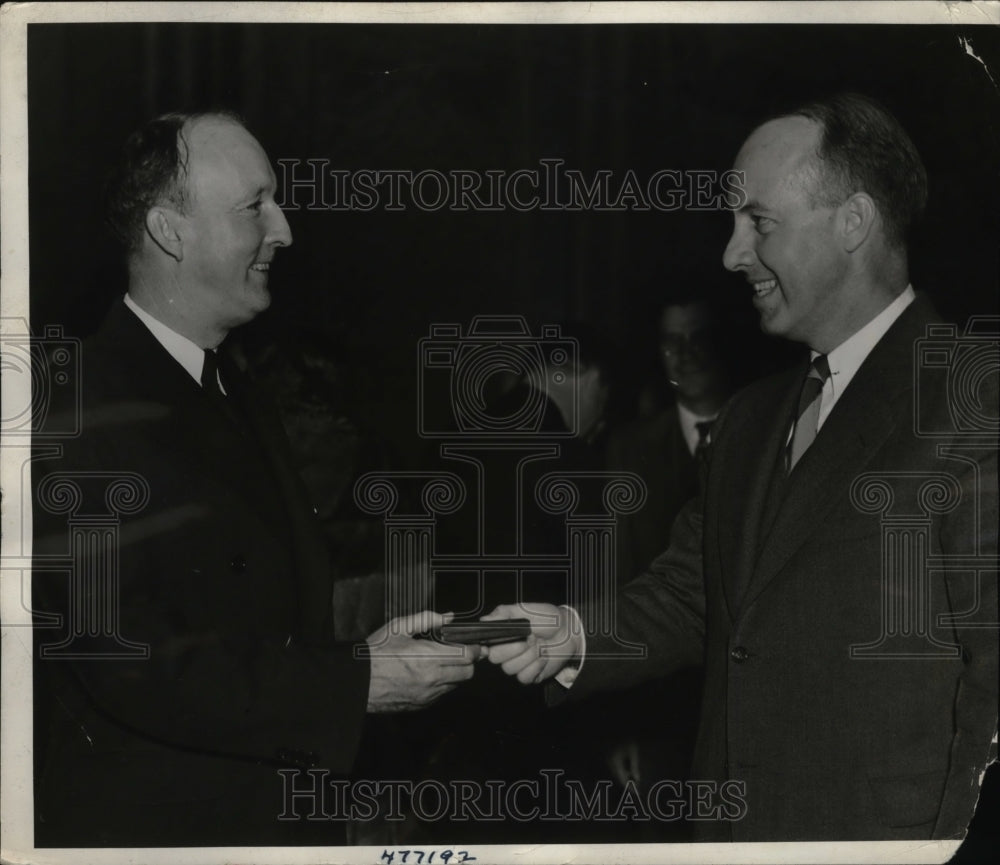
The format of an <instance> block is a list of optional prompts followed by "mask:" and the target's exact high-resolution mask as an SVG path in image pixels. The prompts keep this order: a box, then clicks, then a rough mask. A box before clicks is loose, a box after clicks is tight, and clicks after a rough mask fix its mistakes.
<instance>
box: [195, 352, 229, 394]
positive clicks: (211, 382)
mask: <svg viewBox="0 0 1000 865" xmlns="http://www.w3.org/2000/svg"><path fill="white" fill-rule="evenodd" d="M201 386H202V387H203V388H205V391H206V392H207V393H209V394H211V395H212V396H214V397H218V398H219V399H222V398H223V397H224V396H225V394H224V393H223V392H222V388H221V387H220V386H219V358H218V356H217V355H216V353H215V352H214V351H209V350H208V349H207V348H206V349H205V362H204V364H203V365H202V367H201Z"/></svg>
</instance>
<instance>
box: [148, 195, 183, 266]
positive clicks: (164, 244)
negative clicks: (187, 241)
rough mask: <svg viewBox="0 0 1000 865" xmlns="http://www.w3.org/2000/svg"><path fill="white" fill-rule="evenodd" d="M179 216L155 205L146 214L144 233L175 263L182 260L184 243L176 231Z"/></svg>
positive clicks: (170, 210) (169, 209)
mask: <svg viewBox="0 0 1000 865" xmlns="http://www.w3.org/2000/svg"><path fill="white" fill-rule="evenodd" d="M179 218H180V214H179V213H178V212H177V211H176V210H172V209H171V208H169V207H163V206H162V205H157V206H156V207H151V208H150V209H149V213H147V214H146V233H147V234H148V235H149V236H150V237H151V238H152V240H153V243H155V244H156V245H157V246H158V247H160V249H162V250H163V251H164V252H165V253H166V254H167V255H169V256H170V257H171V258H172V259H174V260H175V261H183V260H184V241H183V240H181V236H180V233H179V232H178V231H177V220H178V219H179Z"/></svg>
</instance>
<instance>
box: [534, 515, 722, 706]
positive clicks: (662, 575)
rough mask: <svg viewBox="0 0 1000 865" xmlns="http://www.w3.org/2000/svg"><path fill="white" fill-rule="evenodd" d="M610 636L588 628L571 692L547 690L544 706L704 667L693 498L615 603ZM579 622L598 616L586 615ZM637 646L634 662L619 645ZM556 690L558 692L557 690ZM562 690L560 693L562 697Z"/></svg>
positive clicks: (702, 608) (702, 586) (702, 589)
mask: <svg viewBox="0 0 1000 865" xmlns="http://www.w3.org/2000/svg"><path fill="white" fill-rule="evenodd" d="M615 604H616V609H615V610H614V611H612V612H613V615H612V616H611V617H610V618H611V621H613V622H614V623H615V632H614V633H612V634H607V633H597V632H595V631H593V629H592V627H590V626H587V625H585V627H586V628H587V631H586V639H587V648H586V656H585V658H584V661H583V667H582V669H581V670H580V674H579V676H577V678H576V680H575V681H574V683H573V685H572V687H570V688H569V689H565V688H563V687H562V686H561V685H558V684H553V685H550V686H549V688H550V692H549V694H547V698H548V700H549V702H559V698H560V697H563V696H565V697H566V698H570V699H574V700H575V699H578V698H580V697H585V696H587V695H589V694H592V693H594V692H595V691H602V690H612V689H623V688H628V687H631V686H633V685H637V684H639V683H641V682H644V681H646V680H648V679H652V678H657V677H661V676H666V675H669V674H670V673H672V672H674V671H675V670H678V669H681V668H682V667H687V666H695V665H698V664H700V663H702V662H703V658H704V645H705V584H704V577H703V573H702V503H701V500H700V499H699V498H696V499H692V500H691V501H690V502H688V504H687V505H686V506H685V507H684V509H683V510H682V511H681V512H680V514H679V515H678V517H677V520H676V522H675V523H674V527H673V531H672V532H671V535H670V543H669V546H668V547H667V549H666V551H665V552H663V553H661V554H660V555H659V556H658V557H657V558H656V559H655V560H654V561H653V562H652V564H651V565H650V567H649V570H648V571H647V572H646V573H644V574H642V575H641V576H639V577H637V578H636V579H634V580H632V581H631V582H629V583H628V584H627V585H626V586H624V587H623V588H622V589H621V590H619V592H618V593H617V595H616V596H615ZM580 612H581V618H582V619H583V621H584V622H585V623H587V622H588V621H591V620H594V619H597V620H600V619H601V618H603V617H602V616H594V615H591V613H592V611H589V610H587V609H586V608H584V609H583V610H581V611H580ZM629 643H630V644H633V646H634V645H638V646H640V647H642V648H641V654H639V655H636V654H634V653H633V651H632V650H631V649H630V648H629V647H628V646H625V645H623V644H629ZM555 689H559V690H555ZM560 691H565V694H564V695H563V694H561V693H560Z"/></svg>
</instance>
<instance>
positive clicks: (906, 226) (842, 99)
mask: <svg viewBox="0 0 1000 865" xmlns="http://www.w3.org/2000/svg"><path fill="white" fill-rule="evenodd" d="M784 116H786V117H787V116H792V117H795V116H797V117H806V118H808V119H809V120H813V121H815V122H816V123H818V124H820V126H821V127H822V129H823V133H822V137H821V139H820V144H819V148H818V153H817V155H818V156H819V160H820V164H819V166H818V167H819V169H820V171H821V176H820V177H819V178H818V181H819V182H818V183H817V184H816V185H815V188H814V190H813V192H814V195H815V203H816V204H819V205H822V206H826V207H833V206H836V205H839V204H842V203H843V202H844V201H846V200H847V199H848V198H849V197H850V196H851V195H853V194H854V193H856V192H866V193H867V194H868V195H870V196H871V197H872V199H873V200H874V202H875V205H876V206H877V207H878V210H879V213H880V214H881V215H882V219H883V221H884V223H885V233H886V239H887V240H888V242H889V243H890V244H892V245H894V246H905V244H906V241H907V237H908V235H909V232H910V229H911V228H912V227H913V226H914V224H915V223H916V222H917V221H918V220H919V219H920V217H921V215H922V214H923V211H924V207H925V205H926V203H927V171H926V169H925V168H924V163H923V161H922V160H921V158H920V154H919V153H917V149H916V147H914V145H913V142H912V141H911V140H910V136H909V135H908V134H907V133H906V130H905V129H903V127H902V125H901V124H900V123H899V121H898V120H897V119H896V118H895V117H894V116H893V115H892V114H891V113H890V112H889V111H888V110H887V109H886V108H885V107H883V106H882V105H881V104H879V103H878V102H877V101H875V100H874V99H872V98H870V97H868V96H862V95H860V94H857V93H842V94H838V95H836V96H833V97H831V98H829V99H822V100H819V101H817V102H811V103H809V104H808V105H804V106H802V107H800V108H798V109H796V110H794V111H791V112H789V114H787V115H784Z"/></svg>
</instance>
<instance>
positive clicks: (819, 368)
mask: <svg viewBox="0 0 1000 865" xmlns="http://www.w3.org/2000/svg"><path fill="white" fill-rule="evenodd" d="M829 377H830V364H829V363H828V362H827V359H826V355H825V354H819V355H817V356H816V357H815V358H814V359H813V362H812V365H811V366H810V367H809V372H808V373H807V375H806V378H805V381H804V382H803V383H802V392H801V393H800V394H799V407H798V411H797V412H796V413H795V426H794V427H793V428H792V437H791V439H789V442H788V446H787V447H786V448H785V470H786V472H791V471H792V469H794V468H795V465H796V463H798V461H799V460H800V459H801V458H802V454H804V453H805V452H806V449H807V448H808V447H809V445H811V444H812V443H813V439H815V438H816V428H817V426H818V425H819V406H820V401H821V400H822V397H823V385H824V383H825V382H826V380H827V379H828V378H829Z"/></svg>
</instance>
